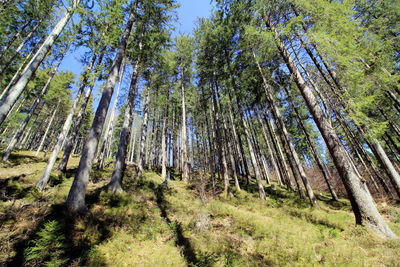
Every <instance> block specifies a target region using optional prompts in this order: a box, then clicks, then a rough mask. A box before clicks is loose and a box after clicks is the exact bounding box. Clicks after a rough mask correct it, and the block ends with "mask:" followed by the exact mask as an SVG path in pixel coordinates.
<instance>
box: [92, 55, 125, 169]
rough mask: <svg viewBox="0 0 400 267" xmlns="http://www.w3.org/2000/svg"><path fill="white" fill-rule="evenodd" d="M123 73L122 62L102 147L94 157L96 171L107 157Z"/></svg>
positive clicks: (123, 66) (123, 65)
mask: <svg viewBox="0 0 400 267" xmlns="http://www.w3.org/2000/svg"><path fill="white" fill-rule="evenodd" d="M124 72H125V63H124V62H123V63H122V68H121V71H120V73H119V78H118V79H119V82H118V87H117V92H116V93H115V97H114V103H113V106H112V107H111V113H110V116H109V118H108V122H107V125H106V127H105V128H104V134H103V138H102V141H101V142H100V143H101V144H102V145H101V148H100V150H98V152H97V153H98V155H96V158H97V159H98V162H97V169H103V168H104V160H105V158H106V157H107V152H108V146H109V145H111V144H110V143H111V141H110V139H112V134H113V129H114V128H113V125H114V119H115V113H116V112H117V104H118V98H119V94H120V91H121V85H122V79H123V77H124Z"/></svg>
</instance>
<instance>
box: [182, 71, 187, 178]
mask: <svg viewBox="0 0 400 267" xmlns="http://www.w3.org/2000/svg"><path fill="white" fill-rule="evenodd" d="M182 79H183V75H182ZM181 92H182V124H181V127H182V136H181V139H182V157H181V160H182V163H181V164H182V181H184V182H187V181H188V180H189V161H188V147H187V145H188V140H187V124H186V98H185V87H184V85H183V81H182V87H181Z"/></svg>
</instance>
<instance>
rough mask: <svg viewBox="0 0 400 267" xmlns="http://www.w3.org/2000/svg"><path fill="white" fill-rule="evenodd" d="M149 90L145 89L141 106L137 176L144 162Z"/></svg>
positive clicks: (140, 173)
mask: <svg viewBox="0 0 400 267" xmlns="http://www.w3.org/2000/svg"><path fill="white" fill-rule="evenodd" d="M148 90H150V89H149V88H145V89H144V91H143V94H145V95H146V96H145V103H144V106H143V120H142V127H141V131H140V144H139V145H140V152H139V160H138V168H139V175H142V174H143V164H144V161H145V145H146V137H147V124H148V120H149V101H150V92H149V91H148Z"/></svg>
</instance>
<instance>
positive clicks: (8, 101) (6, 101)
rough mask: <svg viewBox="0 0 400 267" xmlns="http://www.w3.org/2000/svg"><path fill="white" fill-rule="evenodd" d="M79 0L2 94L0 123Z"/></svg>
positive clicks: (77, 1)
mask: <svg viewBox="0 0 400 267" xmlns="http://www.w3.org/2000/svg"><path fill="white" fill-rule="evenodd" d="M80 1H81V0H74V2H73V3H72V5H71V7H70V8H69V9H68V10H67V11H66V13H65V14H64V16H63V17H62V18H61V19H60V21H59V22H58V23H57V25H56V26H55V27H54V28H53V30H52V31H51V33H50V34H49V35H48V37H47V38H46V40H45V41H44V43H43V44H42V46H41V47H40V48H39V50H38V51H37V52H36V53H35V55H34V56H33V58H32V60H31V61H30V62H29V63H28V65H27V66H26V67H25V69H24V70H23V71H22V73H21V75H20V77H19V78H18V80H17V81H16V82H15V84H14V85H13V86H12V87H11V88H10V90H9V93H8V94H7V95H5V96H4V98H2V99H1V101H0V125H1V124H2V123H3V122H4V120H5V118H6V116H7V114H8V113H9V112H10V109H11V107H12V106H13V105H14V104H15V102H16V101H17V100H18V97H19V96H20V95H21V93H22V92H23V90H24V89H25V87H26V85H27V84H28V82H29V80H30V79H31V77H32V75H33V74H34V73H35V72H36V70H37V68H38V67H39V65H40V64H41V63H42V61H43V60H44V58H45V57H46V55H47V53H48V52H49V51H50V49H51V47H52V46H53V44H54V42H55V40H56V39H57V37H58V35H59V34H60V33H61V32H62V30H63V29H64V27H65V26H66V25H67V23H68V21H69V19H70V18H71V16H72V14H73V13H74V11H75V9H76V7H77V6H78V5H79V3H80Z"/></svg>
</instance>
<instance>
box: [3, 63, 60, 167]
mask: <svg viewBox="0 0 400 267" xmlns="http://www.w3.org/2000/svg"><path fill="white" fill-rule="evenodd" d="M60 63H61V61H60ZM60 63H58V65H57V66H56V67H54V68H53V69H52V71H51V73H50V76H49V78H48V79H47V81H46V84H45V85H44V86H43V88H42V90H41V91H40V93H39V95H38V97H37V98H36V99H35V101H34V102H33V104H32V106H31V108H30V110H29V113H28V115H27V116H26V118H25V120H24V121H23V122H22V124H21V125H20V126H19V129H18V131H17V132H16V134H15V135H14V136H13V138H12V139H11V142H10V144H9V145H8V147H7V149H6V152H5V154H4V156H3V161H6V160H7V159H8V157H9V156H10V154H11V152H12V150H13V149H14V147H15V145H16V144H17V143H18V142H19V141H20V138H21V135H22V133H23V132H24V130H25V128H26V126H27V125H28V123H29V121H30V119H31V118H32V116H33V114H34V112H35V110H36V108H37V107H38V106H39V104H40V103H41V101H42V99H43V96H44V95H45V93H46V92H47V89H48V88H49V85H50V83H51V81H52V80H53V78H54V76H55V75H56V73H57V69H58V67H59V66H60ZM35 156H37V154H36V155H35Z"/></svg>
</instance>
